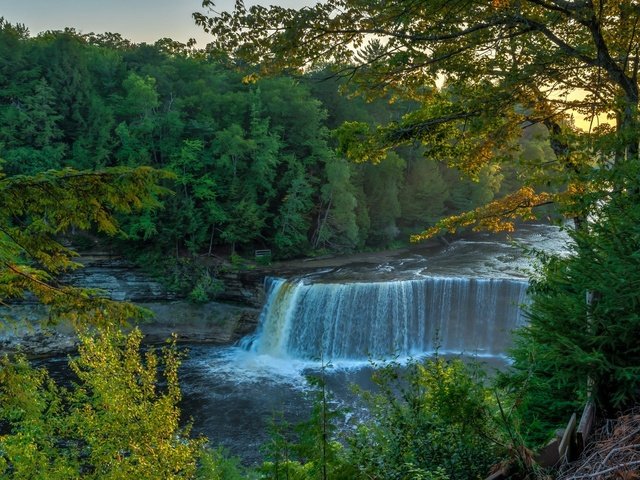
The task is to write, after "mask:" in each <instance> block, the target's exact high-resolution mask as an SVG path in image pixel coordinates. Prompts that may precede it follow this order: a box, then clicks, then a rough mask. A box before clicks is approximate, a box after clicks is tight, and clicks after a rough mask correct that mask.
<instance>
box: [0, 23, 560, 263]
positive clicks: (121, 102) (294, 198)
mask: <svg viewBox="0 0 640 480" xmlns="http://www.w3.org/2000/svg"><path fill="white" fill-rule="evenodd" d="M1 35H2V37H1V39H0V40H1V41H0V48H1V49H2V56H1V58H2V62H3V64H2V69H1V72H2V78H1V80H0V85H1V86H2V87H1V91H0V92H1V93H0V96H1V100H0V123H1V126H0V132H1V133H0V135H1V138H0V146H1V151H0V156H1V158H2V159H3V160H4V163H3V171H4V172H5V174H6V175H32V174H35V173H39V172H43V171H47V170H52V169H61V168H67V167H68V168H74V169H78V170H99V169H101V168H104V167H114V166H126V167H137V166H151V167H153V168H157V169H163V170H166V171H169V172H171V173H172V178H171V179H168V180H166V181H165V186H166V187H167V188H169V189H170V190H171V191H172V194H171V195H170V196H168V197H166V198H163V199H162V200H161V202H162V208H159V209H155V210H153V211H149V212H147V213H145V214H144V215H141V216H139V217H136V218H132V219H128V220H126V221H125V223H124V224H123V226H122V227H123V228H122V230H123V234H124V236H123V239H124V240H125V241H126V242H129V244H130V247H129V248H131V245H133V246H134V247H135V248H137V249H139V250H140V251H141V252H146V253H156V255H157V257H158V258H166V257H167V256H169V257H171V256H172V255H174V254H175V256H178V257H180V256H189V255H198V254H203V253H209V254H211V253H212V252H214V251H215V252H218V253H222V254H224V255H226V256H228V255H229V254H230V253H231V252H238V253H239V254H247V255H249V256H251V254H252V252H253V249H255V248H267V249H271V250H272V251H273V255H274V257H275V258H291V257H296V256H303V255H310V254H312V253H314V252H315V254H318V252H323V251H325V252H326V251H332V252H343V253H344V252H352V251H355V250H362V249H371V248H373V249H380V248H387V247H389V246H393V245H396V246H397V245H399V244H402V243H406V242H407V241H408V237H409V235H411V234H415V233H417V232H420V231H422V230H423V229H424V228H425V227H428V226H432V225H433V224H434V223H435V222H436V221H437V220H439V219H441V218H443V217H445V216H449V215H453V214H457V213H460V212H463V211H468V210H471V209H473V208H475V207H478V206H480V205H484V204H486V203H488V202H490V201H491V200H493V199H494V197H496V196H502V195H503V194H504V193H505V192H508V191H511V190H513V189H514V187H515V186H516V185H517V184H518V178H517V173H516V171H515V170H514V169H513V168H505V167H504V166H503V167H501V166H500V165H498V164H497V163H496V164H493V165H487V166H486V167H484V168H482V169H481V170H480V171H479V172H478V173H477V175H476V177H475V178H473V179H470V178H468V177H463V176H462V175H461V173H460V172H459V171H457V170H456V169H447V168H445V167H444V166H443V165H442V164H441V163H439V162H438V161H437V160H438V159H437V158H433V157H431V156H429V155H428V154H425V151H424V148H423V147H421V146H419V145H418V144H415V145H408V146H405V147H402V148H397V149H393V150H390V151H389V152H388V153H387V155H386V156H385V158H383V159H382V160H381V161H379V162H377V163H375V164H372V163H354V162H348V161H347V160H346V158H345V155H344V154H343V153H341V152H340V151H339V149H338V148H337V147H338V143H339V137H340V133H339V127H340V126H341V125H343V124H344V122H359V123H364V124H367V125H371V126H374V125H377V124H380V123H385V122H388V121H392V120H397V119H400V118H401V117H402V115H404V114H405V113H406V112H407V111H409V110H410V109H411V102H410V101H408V100H407V101H398V102H394V103H392V104H390V103H389V102H388V101H386V100H388V99H389V98H391V96H392V93H389V94H388V95H387V98H386V100H385V99H380V100H377V101H373V102H369V101H366V100H365V99H363V98H362V97H358V96H355V95H354V94H351V95H349V92H348V91H347V92H345V94H344V95H343V94H341V93H340V90H345V89H346V90H348V89H349V84H348V82H346V81H345V80H343V79H341V78H339V77H336V76H333V75H332V74H331V73H330V72H329V71H328V70H327V71H325V72H323V71H322V70H319V71H315V72H310V73H308V74H306V75H304V76H301V77H300V76H296V77H291V76H279V77H269V78H264V79H260V80H259V81H255V82H248V81H246V78H245V77H246V76H247V75H249V74H250V73H251V69H250V68H248V67H247V68H246V69H245V71H244V72H243V71H241V70H239V69H238V68H236V66H234V65H231V64H230V63H229V62H228V61H225V60H224V59H221V58H219V56H217V55H216V54H215V53H214V52H208V51H206V50H196V49H195V48H194V47H190V46H187V45H183V44H180V43H178V42H174V41H172V40H170V39H162V40H159V41H158V42H156V44H154V45H147V44H142V45H135V44H132V43H131V42H129V41H127V40H126V39H123V38H121V37H120V36H118V35H116V34H113V35H112V34H103V35H92V34H87V35H81V34H79V33H77V32H75V31H74V30H72V29H69V30H67V31H64V32H60V31H59V32H45V33H42V34H40V35H38V36H37V37H29V35H28V32H26V31H25V30H21V28H20V26H14V25H11V24H10V23H8V22H6V21H3V23H2V30H1ZM243 79H245V81H243ZM547 137H548V134H547V133H546V131H545V129H544V128H539V127H538V126H532V127H531V128H529V129H525V130H523V136H522V138H521V139H520V140H519V142H516V143H514V145H513V146H512V147H513V154H512V155H513V157H514V159H517V160H518V161H525V162H526V161H540V162H543V161H545V160H549V159H550V158H552V157H553V152H552V150H551V148H550V146H549V142H548V140H547Z"/></svg>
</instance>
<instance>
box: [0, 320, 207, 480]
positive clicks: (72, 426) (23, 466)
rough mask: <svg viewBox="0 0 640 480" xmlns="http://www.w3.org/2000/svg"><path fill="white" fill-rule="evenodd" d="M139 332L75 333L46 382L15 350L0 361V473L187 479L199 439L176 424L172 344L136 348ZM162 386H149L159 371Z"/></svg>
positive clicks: (35, 476)
mask: <svg viewBox="0 0 640 480" xmlns="http://www.w3.org/2000/svg"><path fill="white" fill-rule="evenodd" d="M141 339H142V334H141V333H140V331H139V330H137V329H136V330H134V331H133V332H132V333H130V334H128V335H124V334H123V333H122V332H120V331H119V330H116V329H110V328H107V329H104V330H102V331H101V332H100V334H98V335H96V336H90V335H86V336H82V343H81V346H80V350H79V356H78V357H77V358H74V359H73V360H72V361H71V362H70V363H71V368H72V370H73V371H74V373H75V374H76V375H77V377H78V382H77V385H74V387H73V388H71V389H69V390H67V389H65V388H61V387H58V386H56V384H55V383H54V382H53V381H52V380H51V379H50V378H49V377H48V375H47V373H46V371H45V370H43V369H33V368H31V367H29V365H28V363H27V361H26V360H25V359H24V358H23V357H18V358H16V359H10V358H9V357H6V356H5V357H4V358H3V359H2V360H1V362H0V405H1V407H0V419H1V420H2V421H3V434H2V435H0V476H2V478H5V477H9V478H16V479H47V480H52V479H71V478H86V479H94V478H95V479H134V478H139V479H143V478H144V479H178V478H193V477H194V475H195V472H196V461H197V459H198V458H199V456H200V455H201V453H202V447H203V442H204V440H201V439H199V440H193V439H189V438H188V435H189V430H188V428H186V429H182V428H180V426H179V420H180V411H179V408H178V402H179V401H180V398H181V396H180V389H179V384H178V367H179V364H180V356H179V354H178V353H177V351H176V347H175V344H170V345H169V346H167V347H165V348H163V349H162V350H161V351H160V353H158V352H155V351H153V350H149V351H147V352H146V353H145V354H144V355H141V354H140V342H141ZM160 370H161V371H162V380H163V387H162V388H159V387H158V381H159V380H160V378H159V375H160V374H159V371H160Z"/></svg>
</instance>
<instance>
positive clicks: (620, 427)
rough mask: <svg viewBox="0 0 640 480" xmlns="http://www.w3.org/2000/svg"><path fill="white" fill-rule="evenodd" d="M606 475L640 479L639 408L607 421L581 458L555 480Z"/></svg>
mask: <svg viewBox="0 0 640 480" xmlns="http://www.w3.org/2000/svg"><path fill="white" fill-rule="evenodd" d="M609 478H611V479H614V478H619V479H638V478H640V408H638V409H635V410H632V411H631V412H629V413H628V414H626V415H623V416H621V417H619V418H617V419H616V420H610V421H607V422H606V423H605V425H604V426H603V427H602V428H601V429H600V430H599V431H598V432H597V434H596V435H595V439H594V441H593V442H591V443H590V444H589V446H588V447H587V448H586V449H585V451H584V452H583V453H582V455H581V457H580V458H579V459H578V460H577V461H575V462H573V463H570V464H568V465H566V466H565V467H564V468H563V469H562V471H561V472H560V475H559V476H558V480H604V479H609Z"/></svg>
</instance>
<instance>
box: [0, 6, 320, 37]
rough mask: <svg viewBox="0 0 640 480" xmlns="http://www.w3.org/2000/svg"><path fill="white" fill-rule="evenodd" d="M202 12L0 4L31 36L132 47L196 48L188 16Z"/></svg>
mask: <svg viewBox="0 0 640 480" xmlns="http://www.w3.org/2000/svg"><path fill="white" fill-rule="evenodd" d="M215 3H216V9H220V10H230V9H232V8H233V4H234V0H219V1H216V2H215ZM254 3H263V4H267V5H268V4H278V5H282V6H287V7H301V6H303V5H304V4H310V3H311V2H310V1H309V0H307V1H300V0H297V1H296V0H275V1H274V0H270V1H268V0H267V1H265V2H258V1H253V2H251V1H247V2H245V4H246V6H247V7H248V6H249V5H252V4H254ZM195 11H203V9H202V0H0V16H2V17H4V18H5V20H7V21H9V22H10V23H23V24H24V25H26V26H27V27H28V28H29V31H30V33H31V35H33V36H35V35H37V34H38V33H40V32H42V31H46V30H62V29H64V28H65V27H73V28H75V29H76V30H78V31H80V32H81V33H90V32H94V33H104V32H112V33H120V34H121V35H122V36H123V37H124V38H127V39H129V40H131V41H133V42H135V43H141V42H146V43H154V42H155V41H156V40H158V39H160V38H163V37H169V38H172V39H173V40H177V41H180V42H183V43H184V42H186V41H187V40H188V39H189V38H195V39H196V41H197V42H198V46H199V47H204V46H205V45H206V44H207V43H208V42H209V40H208V35H207V34H206V33H205V32H204V31H203V30H202V29H201V28H200V27H198V26H197V25H196V24H195V22H194V21H193V18H192V17H191V14H192V13H193V12H195Z"/></svg>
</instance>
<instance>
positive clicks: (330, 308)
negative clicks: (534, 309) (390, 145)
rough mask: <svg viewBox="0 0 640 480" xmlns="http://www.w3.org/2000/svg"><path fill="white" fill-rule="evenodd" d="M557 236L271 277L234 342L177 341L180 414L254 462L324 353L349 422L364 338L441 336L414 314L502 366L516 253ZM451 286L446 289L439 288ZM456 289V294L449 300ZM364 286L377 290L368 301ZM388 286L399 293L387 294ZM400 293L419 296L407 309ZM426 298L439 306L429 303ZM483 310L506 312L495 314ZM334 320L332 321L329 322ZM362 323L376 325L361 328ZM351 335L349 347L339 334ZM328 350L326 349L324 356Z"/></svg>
mask: <svg viewBox="0 0 640 480" xmlns="http://www.w3.org/2000/svg"><path fill="white" fill-rule="evenodd" d="M566 243H567V236H566V234H565V233H564V232H562V231H560V230H559V229H558V228H557V227H552V226H547V225H532V226H526V227H523V228H521V229H520V230H519V231H518V232H517V233H515V234H513V235H512V236H511V237H506V236H504V235H503V236H492V235H474V236H473V237H472V239H469V240H458V241H455V242H452V243H451V244H450V245H448V246H446V247H443V248H442V249H440V250H435V251H434V250H431V251H429V253H428V254H425V255H421V254H411V255H408V256H406V257H405V258H398V259H395V260H392V261H389V262H385V263H384V264H381V265H377V266H371V265H364V266H363V265H359V266H353V267H349V266H347V267H341V268H339V269H334V270H331V271H326V272H324V273H321V274H316V275H312V276H309V277H306V278H298V279H295V281H289V282H284V281H282V280H278V281H274V282H272V284H273V285H275V286H274V287H271V288H270V291H269V292H268V295H267V300H266V305H265V308H264V309H263V313H262V315H261V319H260V322H261V325H260V326H259V328H258V331H257V332H256V334H255V335H253V336H251V337H248V338H246V339H245V340H244V341H243V342H241V343H242V345H237V346H229V347H217V346H210V345H203V344H197V345H182V346H181V348H185V349H186V350H187V351H188V354H187V356H186V358H185V359H184V361H183V364H182V367H181V369H180V378H181V386H182V391H183V396H184V398H183V402H182V411H183V415H184V417H185V420H188V419H189V418H190V419H191V421H192V422H193V433H194V434H197V435H198V434H202V435H205V436H206V437H208V438H209V441H210V443H211V444H212V445H220V446H224V447H225V448H226V449H227V450H228V451H229V452H230V453H231V454H233V455H237V456H239V457H241V459H242V460H243V462H244V463H245V464H256V463H258V462H259V461H260V459H261V450H260V447H261V445H262V444H263V443H264V442H265V441H266V440H267V439H268V434H267V429H268V425H269V422H270V419H272V418H273V417H274V416H278V415H283V416H284V418H286V419H287V420H288V421H289V422H298V421H302V420H305V419H306V418H307V416H308V414H309V412H310V409H311V398H310V395H309V393H310V390H311V388H310V387H309V383H308V381H307V375H318V374H319V372H320V362H319V361H317V360H313V358H317V356H318V355H321V356H323V358H324V359H325V363H326V362H328V361H330V362H331V364H332V365H331V366H330V367H329V368H327V369H325V372H326V373H325V375H326V382H327V385H328V387H329V389H330V391H331V392H332V395H333V397H334V399H335V402H336V404H337V405H339V406H340V407H342V408H344V409H345V410H347V411H349V412H350V413H348V414H347V415H346V417H345V423H344V425H341V427H342V428H351V427H352V426H353V425H354V423H355V422H357V420H358V418H362V416H366V412H364V411H363V410H362V409H363V406H362V404H361V403H360V402H359V401H358V397H357V396H356V395H355V394H354V393H352V389H351V386H352V385H354V384H355V385H359V386H360V387H363V388H371V387H372V384H371V381H370V376H371V371H372V367H371V365H370V363H369V360H368V358H367V356H366V355H363V353H362V352H363V351H367V348H368V347H367V345H369V343H367V342H370V345H371V348H370V351H377V352H378V353H379V354H380V352H385V350H384V349H382V350H381V349H380V348H382V347H380V345H382V346H383V347H385V348H386V346H387V344H386V343H384V342H383V343H380V338H381V337H390V338H392V339H393V341H392V342H390V344H391V345H394V344H395V343H394V342H396V343H398V345H399V350H398V351H399V352H400V357H401V358H399V360H400V361H403V359H406V357H413V358H416V357H421V356H427V355H430V354H432V353H433V350H434V349H435V346H436V344H442V343H441V342H438V341H437V340H434V341H433V342H431V339H430V338H427V337H428V336H429V335H433V332H432V331H431V330H426V329H425V328H423V327H424V326H423V324H424V323H425V322H426V323H429V322H430V323H435V324H436V327H434V328H435V330H433V331H448V332H449V333H448V334H447V335H449V337H451V338H445V340H446V345H447V346H449V348H444V349H443V350H440V351H442V352H443V353H445V354H450V355H463V356H465V357H466V358H470V357H475V358H476V359H477V361H480V362H484V363H485V364H486V365H487V368H488V369H489V370H491V369H496V368H504V367H505V366H506V365H507V364H508V359H507V358H506V356H505V355H504V350H506V345H508V344H509V335H510V332H509V331H507V330H509V329H513V328H517V326H519V325H521V324H522V323H523V322H524V321H525V319H524V318H523V317H522V316H521V315H520V313H519V309H518V304H519V303H522V302H523V298H524V297H523V295H525V293H523V292H526V278H527V276H528V273H529V272H530V270H531V265H532V261H531V259H530V258H529V257H527V255H525V254H523V252H522V246H525V247H535V248H538V249H540V250H543V251H546V252H550V251H553V252H562V251H564V249H565V248H566ZM434 282H435V283H434ZM465 282H466V283H465ZM496 282H497V283H496ZM505 282H506V283H505ZM372 284H374V285H372ZM375 284H377V285H375ZM506 284H509V285H507V286H508V288H507V287H505V286H504V285H506ZM450 285H455V286H456V287H455V288H456V289H457V290H455V291H454V290H452V291H451V292H447V291H446V289H449V288H450V287H449V286H450ZM465 285H468V286H465ZM513 285H515V286H516V287H517V288H515V289H514V287H513ZM436 287H437V288H436ZM372 288H373V289H374V290H371V289H372ZM363 289H364V290H363ZM367 289H368V290H367ZM423 291H426V292H427V293H426V294H425V293H421V292H423ZM363 292H364V293H363ZM369 292H374V293H369ZM416 292H417V293H416ZM429 292H430V293H429ZM434 292H435V293H434ZM460 292H463V294H464V295H463V296H464V298H463V299H462V300H460V299H459V298H454V296H455V295H457V296H458V297H459V296H460V295H461V293H460ZM513 292H515V293H513ZM370 294H371V295H376V298H375V299H372V300H371V301H368V300H367V296H366V295H370ZM418 294H419V295H418ZM454 294H455V295H454ZM363 295H364V296H363ZM397 295H400V297H398V298H392V297H394V296H397ZM509 295H511V296H512V297H513V298H510V297H509ZM432 297H433V298H432ZM435 297H437V298H435ZM467 297H468V298H467ZM363 299H364V300H363ZM407 302H409V303H412V302H413V303H416V302H417V303H421V305H418V306H417V307H416V308H413V306H411V305H406V303H407ZM456 302H458V303H456ZM367 304H369V305H367ZM450 304H451V305H453V306H451V305H450ZM454 304H455V305H454ZM505 305H506V307H505ZM408 307H412V308H408ZM507 307H508V308H507ZM434 308H435V309H437V310H438V312H436V313H433V312H430V309H434ZM381 310H382V311H384V312H385V313H384V315H377V314H376V315H374V316H376V318H375V319H370V318H369V317H370V316H371V315H372V313H371V312H379V311H381ZM363 312H364V313H363ZM301 315H303V316H304V318H300V316H301ZM492 315H499V316H503V317H504V316H507V317H509V318H506V319H504V318H501V319H497V320H496V319H494V318H492ZM378 317H380V318H378ZM512 317H513V318H512ZM335 319H339V320H340V321H339V322H338V323H337V324H336V321H335ZM356 319H357V320H356ZM385 319H386V320H385ZM352 320H353V321H352ZM356 321H357V322H364V323H361V324H358V325H360V326H359V327H358V330H357V331H351V330H348V328H347V327H345V324H349V325H351V324H353V323H354V322H356ZM381 322H382V323H381ZM385 322H386V323H385ZM460 322H462V323H460ZM496 322H501V323H500V325H501V327H500V329H494V324H495V323H496ZM509 322H511V323H509ZM310 323H311V324H318V323H321V324H322V329H316V330H314V329H313V328H307V327H308V324H310ZM453 324H456V326H455V328H453V327H452V325H453ZM452 328H453V330H452ZM362 330H376V331H373V332H366V335H360V334H359V333H358V332H360V331H362ZM380 330H382V333H381V332H380ZM485 330H490V331H491V337H492V338H493V337H497V336H500V337H503V338H501V339H500V342H498V343H495V342H493V340H487V339H486V338H484V337H482V332H484V331H485ZM318 332H322V333H318ZM326 332H330V333H331V335H328V334H326ZM345 332H348V334H346V333H345ZM456 332H459V333H456ZM469 332H471V333H469ZM343 333H345V334H344V335H342V334H343ZM354 335H355V336H358V339H357V344H358V348H352V346H351V345H350V344H349V343H350V342H351V338H350V337H352V336H354ZM367 335H368V336H367ZM465 335H466V337H465V339H464V341H461V340H460V341H459V338H458V337H460V338H462V337H463V336H465ZM319 337H322V338H319ZM325 337H326V338H325ZM329 337H330V338H329ZM418 337H420V338H418ZM422 337H424V338H422ZM454 337H455V338H454ZM480 337H482V338H480ZM416 339H417V340H416ZM474 339H475V340H474ZM338 340H340V344H339V345H337V343H336V342H338ZM353 342H354V343H356V340H353ZM487 342H490V343H491V345H487ZM387 343H389V342H387ZM396 352H397V351H396ZM329 353H333V355H334V356H333V357H331V358H329V357H330V355H329ZM389 355H390V356H391V355H392V353H390V354H389ZM381 356H384V353H382V354H381ZM403 357H404V358H403ZM379 359H380V358H376V360H379ZM64 363H65V361H64V359H49V360H47V362H46V365H47V366H49V367H50V368H52V369H53V370H55V371H58V372H64ZM58 375H63V376H64V373H58Z"/></svg>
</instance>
